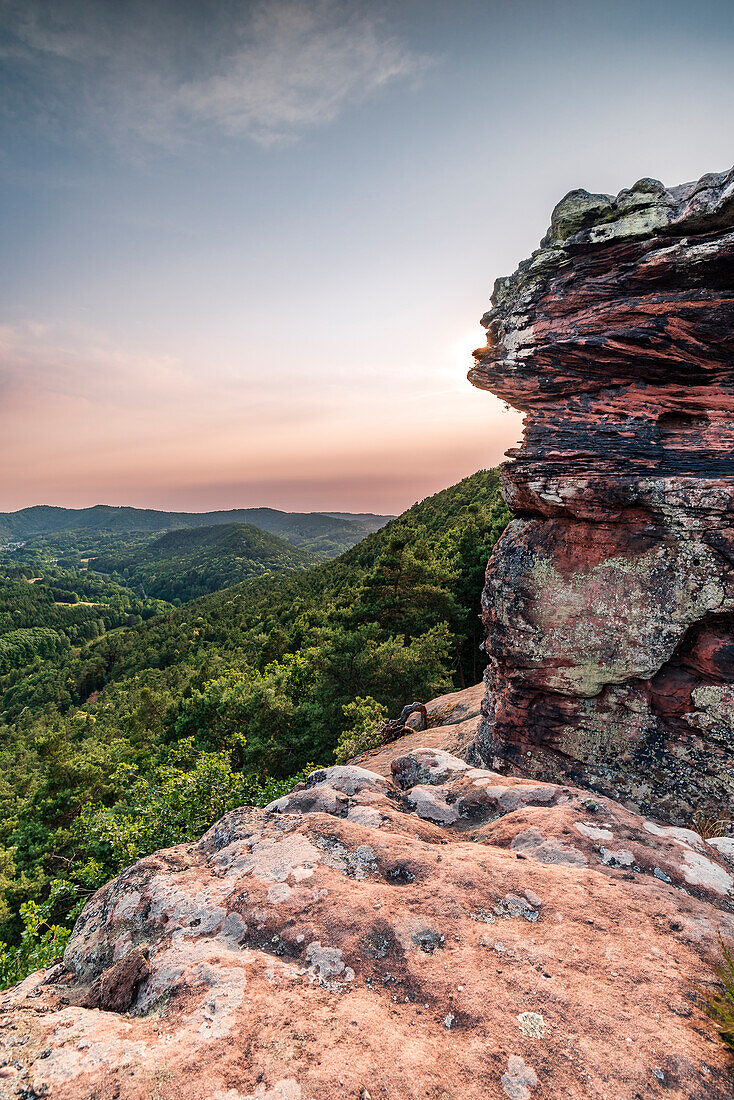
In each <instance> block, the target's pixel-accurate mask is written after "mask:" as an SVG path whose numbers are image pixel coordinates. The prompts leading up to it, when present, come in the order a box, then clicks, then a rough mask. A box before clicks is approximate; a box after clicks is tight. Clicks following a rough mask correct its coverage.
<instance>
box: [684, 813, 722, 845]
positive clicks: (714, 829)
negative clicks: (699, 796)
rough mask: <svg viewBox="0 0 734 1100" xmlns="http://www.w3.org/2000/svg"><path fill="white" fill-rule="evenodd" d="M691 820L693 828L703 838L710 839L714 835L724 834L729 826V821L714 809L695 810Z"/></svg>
mask: <svg viewBox="0 0 734 1100" xmlns="http://www.w3.org/2000/svg"><path fill="white" fill-rule="evenodd" d="M691 820H692V822H693V828H694V829H695V830H696V832H697V833H698V835H699V836H700V837H702V838H703V839H704V840H710V839H711V838H712V837H714V836H726V835H727V833H728V832H729V829H730V828H731V821H730V820H729V819H728V818H726V817H723V816H722V815H721V814H719V813H717V811H715V810H713V811H712V810H696V812H695V814H694V815H693V818H692V819H691Z"/></svg>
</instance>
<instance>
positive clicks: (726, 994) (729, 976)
mask: <svg viewBox="0 0 734 1100" xmlns="http://www.w3.org/2000/svg"><path fill="white" fill-rule="evenodd" d="M721 954H722V961H721V963H720V965H719V966H717V967H716V976H717V977H718V979H719V981H720V982H721V990H720V992H719V993H717V994H716V995H715V996H713V997H712V996H711V995H705V996H704V1006H703V1007H704V1011H705V1012H706V1015H707V1016H710V1017H711V1019H712V1020H714V1021H715V1022H716V1025H717V1027H718V1029H719V1034H720V1035H721V1038H722V1039H723V1040H724V1042H725V1043H726V1045H727V1046H728V1047H730V1048H731V1050H733V1051H734V952H732V949H731V948H730V947H727V946H726V944H724V943H723V942H722V943H721Z"/></svg>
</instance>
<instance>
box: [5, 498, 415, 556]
mask: <svg viewBox="0 0 734 1100" xmlns="http://www.w3.org/2000/svg"><path fill="white" fill-rule="evenodd" d="M393 518H394V517H392V516H380V515H373V514H372V513H362V514H359V515H354V516H352V515H351V513H349V512H338V513H333V514H331V513H328V512H281V511H279V510H278V509H277V508H232V509H230V510H220V511H215V512H163V511H159V510H157V509H154V508H128V507H116V506H112V505H107V504H96V505H94V506H93V507H91V508H59V507H55V506H52V505H43V504H39V505H34V506H32V507H30V508H22V509H20V510H19V511H17V512H0V540H5V541H10V540H23V539H29V538H35V537H39V536H44V535H53V534H59V533H61V532H68V531H90V532H91V531H94V532H110V533H115V534H123V533H128V532H133V531H136V532H138V531H139V532H146V533H149V534H155V533H157V532H163V531H170V530H175V529H181V528H193V527H211V526H215V525H218V524H231V523H249V524H253V525H254V526H256V527H259V528H260V529H261V530H263V531H269V532H270V533H271V534H274V535H278V536H279V537H280V538H284V539H286V541H287V542H290V543H292V544H293V545H294V546H303V547H306V548H307V549H309V550H311V551H312V552H313V553H316V554H317V555H320V556H332V555H333V553H334V552H337V553H338V552H339V551H341V550H345V549H347V548H348V547H349V546H353V545H354V543H356V542H358V541H359V540H360V539H362V538H364V536H365V535H366V534H369V533H370V532H372V531H376V530H378V529H379V528H380V527H383V526H384V525H385V524H386V523H387V522H388V521H389V520H391V519H393Z"/></svg>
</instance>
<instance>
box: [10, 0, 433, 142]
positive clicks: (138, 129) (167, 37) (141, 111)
mask: <svg viewBox="0 0 734 1100" xmlns="http://www.w3.org/2000/svg"><path fill="white" fill-rule="evenodd" d="M0 43H1V44H0V53H2V55H3V56H4V57H5V59H6V61H7V62H8V63H9V65H10V68H11V69H12V70H13V72H14V74H15V86H13V85H12V84H10V85H9V86H8V87H7V88H6V91H8V92H9V93H12V92H13V91H15V93H16V98H17V100H18V103H17V109H18V110H20V109H21V106H20V101H21V99H23V98H24V97H25V109H26V110H27V105H28V99H27V90H28V85H29V83H30V84H31V85H32V86H33V88H34V91H35V96H34V100H33V103H32V110H33V111H34V113H35V115H36V121H38V119H44V120H45V121H46V123H47V124H50V123H53V124H58V122H59V115H63V114H64V113H66V115H67V119H66V121H67V122H68V123H69V124H70V125H71V126H72V127H76V128H77V129H78V130H82V129H83V128H84V127H85V126H88V125H90V124H91V125H93V127H94V128H95V129H96V130H103V131H106V133H107V136H108V137H110V138H112V140H115V141H118V142H119V140H120V139H121V138H123V137H127V138H130V137H136V138H137V139H139V140H140V139H142V140H144V141H145V142H147V143H149V144H154V145H163V146H167V147H176V146H178V145H180V144H182V143H187V142H188V141H191V140H195V139H199V138H203V137H205V136H206V135H207V133H208V132H210V131H211V130H212V128H214V129H215V130H217V131H219V132H220V133H222V134H225V135H227V136H228V137H233V138H238V139H240V138H246V139H250V140H253V141H256V142H259V143H261V144H266V145H267V144H273V143H276V142H283V141H289V140H293V139H295V138H297V137H298V136H299V135H300V134H302V133H303V132H304V130H306V129H309V128H312V127H316V126H323V125H326V124H328V123H330V122H333V121H334V120H335V119H336V118H338V117H339V115H341V114H342V113H343V112H344V111H345V110H347V109H348V108H349V106H351V105H354V104H357V103H359V102H362V101H364V100H365V99H366V98H368V97H369V96H371V95H373V94H375V93H377V92H379V91H380V90H381V89H383V88H385V87H386V86H388V85H390V84H393V83H395V82H397V81H401V80H402V81H404V80H406V79H411V78H416V77H417V76H419V75H420V74H421V73H423V72H424V71H425V70H426V68H427V67H428V66H429V65H430V64H431V59H430V58H429V57H427V56H426V55H424V54H421V53H419V52H417V51H416V50H414V49H412V48H411V47H410V46H409V45H407V44H405V43H404V42H402V41H400V40H399V39H398V38H397V37H396V36H395V35H393V34H391V33H390V31H389V27H388V24H387V20H386V18H384V17H381V16H380V15H379V5H375V4H374V3H367V2H364V0H363V2H361V3H358V2H354V0H352V2H350V0H346V2H345V0H260V2H259V3H256V4H244V5H243V4H242V3H233V2H231V0H215V2H213V3H209V4H198V5H190V4H188V3H185V2H182V0H178V3H171V2H170V0H155V2H150V0H148V3H138V2H135V0H133V2H132V3H127V4H121V3H119V0H50V2H49V0H45V2H44V3H38V2H34V0H0Z"/></svg>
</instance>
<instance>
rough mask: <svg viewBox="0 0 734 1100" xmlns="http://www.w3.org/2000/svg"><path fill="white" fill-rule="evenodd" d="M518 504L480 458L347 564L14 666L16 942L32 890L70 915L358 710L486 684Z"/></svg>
mask: <svg viewBox="0 0 734 1100" xmlns="http://www.w3.org/2000/svg"><path fill="white" fill-rule="evenodd" d="M507 520H508V512H507V509H506V508H505V505H504V503H503V501H502V499H501V496H500V492H499V478H498V475H497V472H496V471H491V470H490V471H481V472H480V473H477V474H474V475H473V476H472V477H469V478H466V479H465V480H464V481H462V482H460V483H459V484H458V485H455V486H453V487H452V488H450V489H446V490H444V491H443V492H441V493H437V494H436V495H435V496H433V497H429V498H427V499H426V500H424V501H422V502H421V503H419V504H416V505H415V506H414V507H413V508H410V509H409V510H408V511H407V512H405V513H404V514H403V515H402V516H400V517H398V518H397V519H395V520H393V521H392V522H390V523H389V524H388V525H387V526H386V527H384V528H382V529H381V530H379V531H376V532H373V533H372V534H370V535H368V536H367V537H366V538H364V539H363V540H362V541H361V542H360V543H359V544H358V545H356V546H354V547H352V549H350V550H348V551H347V552H346V553H344V554H342V555H341V557H339V558H337V559H336V560H334V561H331V562H327V563H324V564H320V565H317V566H316V567H315V568H312V569H308V570H302V571H290V572H286V573H281V574H273V575H269V576H263V577H256V578H252V579H250V580H247V581H244V582H242V583H240V584H238V585H236V586H234V587H231V588H227V589H224V590H223V591H220V592H216V593H214V594H212V595H208V596H204V597H202V598H201V599H199V600H195V601H192V602H191V603H187V604H184V605H183V606H182V607H180V608H178V609H174V608H171V607H170V605H163V606H164V608H165V609H164V610H163V613H155V611H154V606H148V607H146V608H145V609H144V610H143V611H142V612H141V614H140V615H138V616H137V617H135V618H133V617H131V619H130V623H131V625H129V626H127V627H126V626H121V627H120V626H118V627H117V628H116V629H114V630H108V631H107V632H106V633H104V634H103V635H102V636H101V637H91V638H89V640H88V641H82V642H81V643H77V644H75V645H74V644H73V645H71V646H67V647H66V648H65V649H64V650H63V652H61V653H56V652H54V653H51V654H49V655H48V656H41V655H40V654H38V655H36V656H35V657H31V658H29V659H27V663H26V664H25V665H16V667H14V668H13V670H12V671H11V672H8V673H6V674H5V675H4V676H0V777H1V778H0V895H2V894H3V893H4V896H5V902H6V910H5V916H6V918H7V919H6V923H5V926H4V928H3V927H2V926H0V938H1V937H2V935H3V934H4V935H5V938H6V939H8V940H9V941H10V942H11V943H12V941H13V939H14V938H16V941H17V937H18V935H19V931H20V920H19V917H18V912H19V906H20V904H21V903H22V902H24V901H26V900H30V901H32V902H33V903H34V904H35V902H36V901H38V902H39V903H40V904H42V905H43V906H45V909H44V913H45V914H46V919H48V920H50V919H52V918H54V919H62V918H63V920H64V921H68V920H69V919H70V914H71V913H72V911H73V906H74V905H75V904H76V903H77V901H83V899H84V897H85V896H88V894H89V892H90V891H91V890H93V889H94V888H96V886H98V885H100V884H101V882H103V881H105V879H106V878H108V877H111V875H112V874H114V873H115V871H116V870H118V869H119V868H121V867H122V866H126V865H127V864H128V863H130V862H132V861H133V860H134V859H135V858H137V856H139V855H142V854H145V853H146V852H148V851H153V850H155V849H156V848H160V847H164V846H166V845H167V844H171V843H175V842H177V841H178V840H181V839H185V838H186V837H194V836H198V835H199V834H200V833H201V832H202V831H203V830H204V829H205V828H206V827H207V826H208V824H211V823H212V822H213V821H215V820H217V819H218V817H220V816H221V814H222V812H224V810H225V809H227V808H229V807H230V806H236V805H241V804H242V802H243V801H253V800H257V799H258V798H259V797H261V796H262V797H263V798H264V799H265V800H266V801H267V799H268V797H269V796H271V792H272V791H273V790H274V789H277V784H276V780H278V778H279V777H287V776H289V775H293V773H295V772H297V771H298V770H299V769H301V768H303V767H304V766H305V765H306V764H308V763H310V762H311V763H330V762H332V761H333V750H334V747H335V745H336V743H337V739H338V738H339V736H340V735H341V734H343V733H345V732H346V731H351V730H353V729H355V728H356V725H355V723H356V721H357V718H358V716H360V715H361V716H362V717H364V716H365V715H367V716H369V714H370V713H372V712H374V713H378V712H380V707H385V708H387V710H388V711H389V712H390V713H395V712H399V710H400V708H401V707H402V706H403V704H404V703H405V701H406V700H408V701H410V700H412V699H414V698H431V697H434V696H436V695H438V694H440V693H442V692H443V691H445V690H450V689H451V687H452V685H455V686H457V687H461V686H463V685H465V684H470V683H475V682H477V681H478V680H479V679H480V678H481V675H482V671H483V665H484V661H483V657H482V654H481V653H480V651H479V641H480V626H479V619H478V616H479V610H480V595H481V590H482V583H483V574H484V569H485V566H486V562H487V558H488V557H489V554H490V552H491V549H492V547H493V545H494V543H495V541H496V539H497V538H498V536H499V534H500V533H501V531H502V530H503V529H504V526H505V525H506V523H507ZM24 583H25V584H26V588H32V587H36V586H35V585H29V584H28V582H27V581H26V582H24ZM144 616H148V617H147V618H146V619H145V621H141V618H143V617H144ZM345 708H346V709H345ZM359 720H360V721H361V720H362V719H361V718H360V719H359ZM274 784H275V786H274ZM257 792H260V794H258V793H257ZM55 880H63V884H62V886H58V885H57V886H52V883H53V882H54V881H55ZM59 891H61V893H59ZM1 900H2V898H1V896H0V902H1ZM25 912H26V915H28V913H33V912H35V910H32V909H31V910H25ZM2 919H3V915H2V905H1V904H0V921H2ZM60 934H61V933H60ZM23 942H25V941H23ZM0 946H1V945H0ZM49 950H50V949H49ZM1 954H2V953H1V952H0V979H1V978H2V958H1ZM34 958H35V965H38V958H37V957H35V956H34ZM31 961H32V960H31ZM28 965H30V963H29V964H28ZM17 972H18V971H17V968H16V970H15V971H13V973H17ZM8 973H10V971H8Z"/></svg>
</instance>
